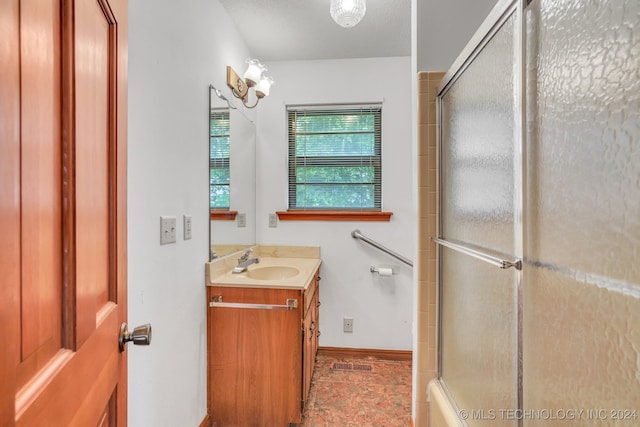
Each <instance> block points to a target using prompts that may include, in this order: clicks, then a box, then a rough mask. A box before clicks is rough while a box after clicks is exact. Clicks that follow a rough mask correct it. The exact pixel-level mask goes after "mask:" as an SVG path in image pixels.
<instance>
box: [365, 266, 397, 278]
mask: <svg viewBox="0 0 640 427" xmlns="http://www.w3.org/2000/svg"><path fill="white" fill-rule="evenodd" d="M369 271H370V272H372V273H378V274H379V275H380V276H382V277H389V276H392V275H394V274H396V271H395V269H394V268H393V267H374V266H371V267H369Z"/></svg>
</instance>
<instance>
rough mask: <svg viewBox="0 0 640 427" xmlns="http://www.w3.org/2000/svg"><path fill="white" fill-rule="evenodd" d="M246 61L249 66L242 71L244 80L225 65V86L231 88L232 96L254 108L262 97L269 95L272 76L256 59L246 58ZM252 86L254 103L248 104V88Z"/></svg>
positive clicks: (246, 105)
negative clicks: (254, 97) (267, 73)
mask: <svg viewBox="0 0 640 427" xmlns="http://www.w3.org/2000/svg"><path fill="white" fill-rule="evenodd" d="M246 62H247V64H249V66H248V67H247V71H245V73H244V76H243V77H244V80H243V79H241V78H240V76H239V75H238V73H236V72H235V71H234V69H233V68H231V67H230V66H228V65H227V86H229V88H231V93H233V96H235V97H236V98H238V99H241V100H242V103H243V104H244V106H245V107H247V108H255V106H256V105H258V102H259V101H260V100H261V99H262V98H264V97H265V96H269V89H270V88H271V85H273V78H272V77H270V76H267V75H266V74H265V72H266V71H267V67H265V66H264V65H263V64H262V63H261V62H260V61H258V60H257V59H247V61H246ZM252 87H253V88H254V91H255V94H256V103H255V104H253V105H248V104H247V102H248V101H249V89H250V88H252Z"/></svg>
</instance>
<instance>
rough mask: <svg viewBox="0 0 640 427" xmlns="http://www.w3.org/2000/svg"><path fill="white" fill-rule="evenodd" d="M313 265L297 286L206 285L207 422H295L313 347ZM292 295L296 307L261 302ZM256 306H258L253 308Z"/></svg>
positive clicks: (311, 365) (315, 339) (276, 301)
mask: <svg viewBox="0 0 640 427" xmlns="http://www.w3.org/2000/svg"><path fill="white" fill-rule="evenodd" d="M318 280H319V276H318V271H316V273H315V274H314V276H313V278H312V280H311V283H309V285H308V286H307V287H306V288H305V289H279V288H264V287H261V288H248V287H231V286H208V287H207V300H208V302H212V301H214V302H222V303H225V304H221V305H217V306H215V307H208V308H207V338H208V356H207V357H208V368H207V377H208V378H207V391H208V409H209V414H210V415H211V419H212V420H213V425H214V426H218V427H225V426H283V427H284V426H287V425H288V424H289V423H299V422H301V420H302V411H303V409H304V404H305V402H306V399H307V396H308V393H309V386H310V384H311V376H312V375H313V369H314V366H315V356H316V353H317V349H318V336H319V330H318V320H319V319H318V308H319V299H318V298H319V290H318ZM287 300H296V301H297V303H296V304H297V308H294V309H291V310H287V309H282V308H278V309H272V308H271V309H268V308H266V307H265V306H283V305H286V304H287ZM260 307H262V308H260Z"/></svg>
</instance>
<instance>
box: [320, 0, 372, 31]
mask: <svg viewBox="0 0 640 427" xmlns="http://www.w3.org/2000/svg"><path fill="white" fill-rule="evenodd" d="M329 11H330V12H331V17H332V18H333V20H334V21H336V23H337V24H338V25H340V26H341V27H344V28H351V27H355V26H356V25H357V24H358V22H360V20H362V18H363V17H364V14H365V12H366V11H367V2H366V0H331V7H330V8H329Z"/></svg>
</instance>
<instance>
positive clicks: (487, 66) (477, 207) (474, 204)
mask: <svg viewBox="0 0 640 427" xmlns="http://www.w3.org/2000/svg"><path fill="white" fill-rule="evenodd" d="M513 20H514V19H513V17H512V18H511V19H509V20H508V21H507V22H506V23H505V24H504V25H503V27H502V28H501V30H500V31H499V32H498V33H497V34H496V35H495V36H494V37H493V39H492V40H491V41H490V42H489V43H488V45H487V46H485V48H484V49H483V50H482V52H480V54H479V55H478V56H477V57H476V58H475V59H474V61H473V62H472V63H471V64H470V65H469V66H468V68H467V69H466V70H465V71H464V74H462V76H461V77H459V78H458V79H457V80H456V81H455V83H454V85H453V87H452V88H451V89H449V90H448V91H447V92H446V94H445V95H444V96H443V98H442V99H443V103H442V110H441V113H442V122H441V123H442V125H441V126H442V146H441V149H442V151H441V153H442V155H441V158H442V169H441V170H442V171H443V176H442V194H441V207H442V218H443V219H442V227H443V228H442V235H443V237H444V238H445V239H447V240H453V241H459V242H464V243H466V244H472V245H478V246H481V247H483V248H487V249H491V250H493V251H496V252H499V253H503V254H512V253H513V200H514V199H513V197H514V196H513V191H514V168H513V164H514V162H513V153H514V150H513V145H514V143H513V139H514V114H515V113H514V98H513V96H514V95H513V92H514V89H513V88H514V76H513V63H514V53H513V50H514V45H513V31H514V25H513Z"/></svg>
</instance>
